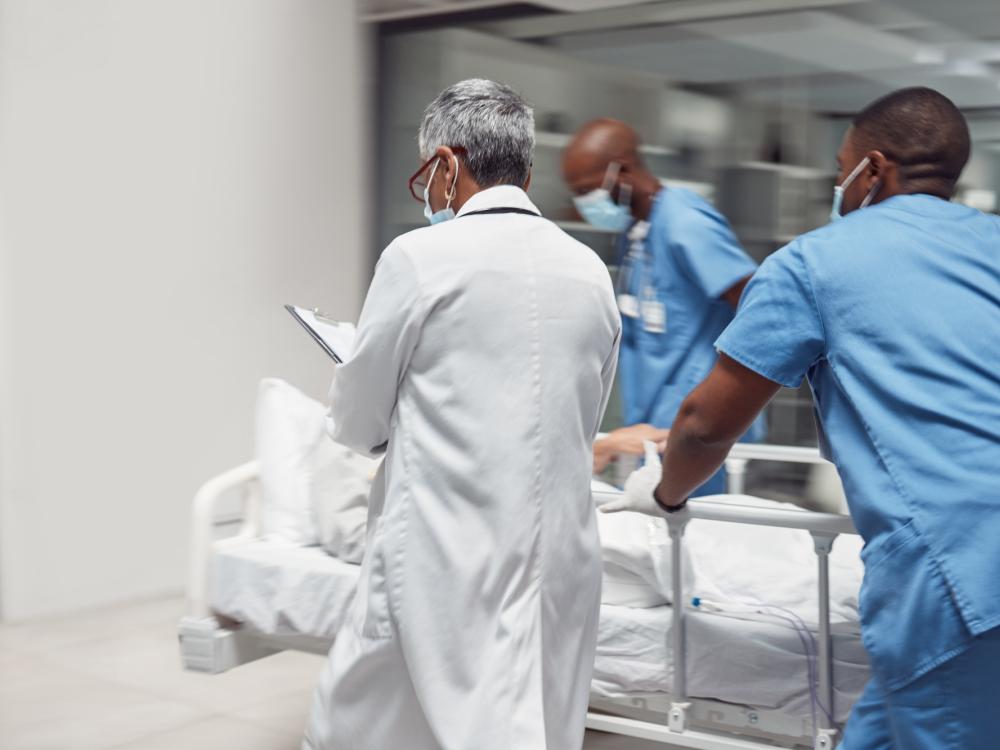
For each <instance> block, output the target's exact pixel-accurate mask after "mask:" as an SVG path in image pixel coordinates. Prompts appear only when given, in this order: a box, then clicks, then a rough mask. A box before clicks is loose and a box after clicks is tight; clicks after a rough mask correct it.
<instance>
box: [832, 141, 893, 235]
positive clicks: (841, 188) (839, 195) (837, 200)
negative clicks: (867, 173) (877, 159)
mask: <svg viewBox="0 0 1000 750" xmlns="http://www.w3.org/2000/svg"><path fill="white" fill-rule="evenodd" d="M870 161H871V160H870V159H869V158H868V157H867V156H866V157H865V158H864V159H862V160H861V163H860V164H858V166H856V167H855V168H854V169H853V170H851V173H850V174H849V175H847V178H846V179H845V180H844V181H843V182H842V183H840V184H839V185H834V186H833V205H832V206H831V207H830V221H836V220H837V219H839V218H840V217H841V216H843V214H842V213H841V208H842V206H843V205H844V192H845V191H846V190H847V188H848V187H850V185H851V183H852V182H854V180H856V179H857V177H858V175H859V174H861V172H862V171H864V168H865V167H867V166H868V163H869V162H870ZM880 187H881V185H880V184H879V183H877V182H876V183H875V184H874V185H872V189H871V190H869V191H868V195H866V196H865V199H864V200H863V201H861V205H860V206H859V208H864V207H865V206H867V205H868V204H869V203H871V202H872V199H873V198H874V197H875V195H876V194H877V193H878V191H879V188H880Z"/></svg>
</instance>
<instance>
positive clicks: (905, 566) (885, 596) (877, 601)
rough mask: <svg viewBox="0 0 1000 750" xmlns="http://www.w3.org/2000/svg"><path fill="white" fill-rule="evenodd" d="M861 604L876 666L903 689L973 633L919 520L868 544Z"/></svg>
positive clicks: (889, 684) (888, 683) (886, 681)
mask: <svg viewBox="0 0 1000 750" xmlns="http://www.w3.org/2000/svg"><path fill="white" fill-rule="evenodd" d="M862 556H863V558H864V560H865V578H864V583H863V585H862V587H861V596H860V609H861V624H862V635H863V638H864V644H865V648H866V649H867V650H868V654H869V656H870V657H871V660H872V670H873V671H874V672H875V674H876V676H877V677H878V679H879V681H880V682H881V683H882V685H884V686H885V688H886V689H887V690H890V691H891V690H898V689H899V688H902V687H904V686H906V685H908V684H909V683H910V682H912V681H913V680H915V679H917V678H918V677H920V676H921V675H923V674H925V673H926V672H928V671H930V670H931V669H933V668H934V667H935V666H937V665H938V664H940V663H942V662H943V661H944V660H945V659H946V658H947V657H948V655H949V654H952V653H954V652H955V651H956V650H957V649H960V648H961V647H962V646H963V644H965V643H967V642H968V640H969V638H970V635H969V632H968V630H967V628H966V627H965V623H964V622H963V620H962V617H961V615H960V614H959V611H958V608H957V606H956V604H955V602H954V600H953V598H952V595H951V591H950V589H949V587H948V583H947V581H946V580H945V578H944V575H943V574H942V573H941V570H940V568H939V566H938V564H937V561H936V560H935V559H934V558H933V556H932V554H931V551H930V550H929V549H928V547H927V545H926V543H925V542H924V539H923V537H922V536H921V535H920V532H919V531H918V530H917V529H916V527H914V526H913V522H912V521H911V522H910V523H907V524H906V525H905V526H902V527H901V528H899V529H897V530H896V531H894V532H893V533H892V534H890V535H889V536H888V537H886V538H885V539H882V540H880V541H879V542H878V543H877V545H876V546H874V547H873V548H871V549H866V550H865V552H864V553H863V555H862Z"/></svg>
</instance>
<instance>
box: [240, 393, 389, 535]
mask: <svg viewBox="0 0 1000 750" xmlns="http://www.w3.org/2000/svg"><path fill="white" fill-rule="evenodd" d="M255 433H256V441H255V442H256V453H257V461H258V463H259V465H260V483H261V493H262V496H263V506H264V507H263V526H264V533H265V534H266V535H267V536H269V537H272V538H278V539H282V540H284V541H287V542H290V543H292V544H302V545H309V544H319V543H320V540H321V534H320V532H321V528H320V524H319V518H321V517H323V518H325V517H326V516H328V515H329V514H331V513H336V512H338V511H341V510H344V509H346V508H350V507H356V506H357V505H359V504H363V503H366V502H367V492H366V489H365V488H364V486H363V485H364V481H367V482H368V484H369V485H370V479H368V477H370V476H371V474H373V473H374V471H375V466H376V465H377V462H374V461H372V460H371V459H368V458H365V457H363V456H359V455H358V454H356V453H355V452H354V451H352V450H350V449H348V448H345V447H344V446H342V445H339V444H337V443H334V442H333V441H332V440H331V439H330V438H329V436H328V435H327V434H326V409H325V408H324V407H323V405H322V404H321V403H320V402H318V401H316V400H315V399H312V398H309V396H307V395H305V394H304V393H302V391H300V390H298V389H297V388H295V387H294V386H292V385H290V384H289V383H286V382H285V381H284V380H279V379H277V378H265V379H264V380H262V381H261V382H260V386H259V388H258V391H257V415H256V422H255Z"/></svg>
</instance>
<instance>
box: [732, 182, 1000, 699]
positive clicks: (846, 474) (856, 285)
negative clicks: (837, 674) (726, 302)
mask: <svg viewBox="0 0 1000 750" xmlns="http://www.w3.org/2000/svg"><path fill="white" fill-rule="evenodd" d="M717 346H718V348H719V350H720V351H722V352H725V353H726V354H727V355H729V356H730V357H732V358H733V359H736V360H738V361H739V362H741V363H742V364H743V365H745V366H746V367H748V368H750V369H751V370H754V371H755V372H757V373H759V374H761V375H763V376H764V377H766V378H769V379H770V380H773V381H775V382H776V383H781V384H782V385H786V386H789V387H794V386H797V385H798V384H799V383H800V382H801V381H802V378H803V376H808V379H809V382H810V384H811V386H812V389H813V394H814V401H815V410H816V418H817V423H818V426H819V428H820V432H821V435H822V438H823V440H822V443H823V446H822V447H823V448H824V450H825V451H826V455H827V456H828V457H829V458H831V459H832V460H833V461H834V463H836V465H837V467H838V469H839V470H840V474H841V477H842V478H843V480H844V487H845V490H846V492H847V497H848V501H849V504H850V508H851V515H852V516H853V518H854V522H855V524H856V526H857V528H858V531H859V532H860V533H861V535H862V536H863V537H864V539H865V542H866V545H865V549H864V553H863V557H864V560H865V568H866V573H865V582H864V586H863V587H862V591H861V599H860V607H861V621H862V632H863V635H864V640H865V645H866V647H867V649H868V651H869V654H870V655H871V657H872V664H873V668H874V671H875V674H876V676H877V677H878V678H879V679H880V681H881V683H882V685H883V686H884V688H885V689H887V690H893V689H898V688H900V687H902V686H904V685H907V684H909V683H910V682H912V681H913V680H915V679H916V678H918V677H919V676H921V675H922V674H924V673H926V672H927V671H929V670H930V669H932V668H934V667H935V666H937V665H938V664H941V663H943V662H945V661H947V660H948V659H950V658H951V657H953V656H955V655H957V654H958V653H961V652H962V651H963V650H964V649H965V648H966V647H967V646H968V644H969V642H970V639H971V637H973V636H975V635H979V634H982V633H984V632H986V631H988V630H990V629H992V628H995V627H997V626H1000V219H998V217H996V216H987V215H985V214H982V213H980V212H979V211H976V210H974V209H971V208H967V207H965V206H961V205H957V204H954V203H949V202H947V201H944V200H941V199H938V198H934V197H931V196H928V195H907V196H896V197H893V198H890V199H888V200H886V201H884V202H882V203H880V204H878V205H876V206H872V207H869V208H865V209H862V210H860V211H855V212H853V213H851V214H849V215H848V216H846V217H844V218H843V219H841V220H840V221H837V222H834V223H832V224H830V225H828V226H826V227H823V228H821V229H818V230H816V231H814V232H811V233H809V234H806V235H804V236H802V237H799V238H798V239H796V240H795V241H794V242H792V243H791V244H790V245H788V246H787V247H784V248H782V249H781V250H779V251H778V252H777V253H775V254H774V255H772V256H771V257H770V258H768V259H767V260H766V261H765V262H764V263H763V264H762V265H761V268H760V270H759V271H758V272H757V273H756V274H755V275H754V278H753V280H752V281H751V282H750V285H749V286H748V287H747V289H746V291H745V293H744V296H743V299H742V301H741V303H740V309H739V312H738V313H737V315H736V318H735V320H734V321H733V323H732V324H731V325H730V326H729V327H728V328H727V329H726V331H725V332H724V333H723V334H722V336H721V337H720V338H719V340H718V342H717Z"/></svg>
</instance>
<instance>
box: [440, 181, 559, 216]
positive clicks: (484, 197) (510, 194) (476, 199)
mask: <svg viewBox="0 0 1000 750" xmlns="http://www.w3.org/2000/svg"><path fill="white" fill-rule="evenodd" d="M490 208H523V209H525V210H527V211H533V212H534V213H536V214H538V215H539V216H541V213H542V212H541V211H539V210H538V207H537V206H536V205H535V204H534V203H532V202H531V199H530V198H528V194H527V193H526V192H524V191H523V190H522V189H521V188H519V187H514V186H513V185H497V186H495V187H491V188H486V189H485V190H480V191H479V192H478V193H476V194H475V195H473V196H472V197H471V198H469V200H467V201H466V202H465V204H464V205H463V206H462V209H461V210H460V211H459V212H458V214H457V216H464V215H465V214H467V213H470V212H472V211H484V210H486V209H490Z"/></svg>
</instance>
